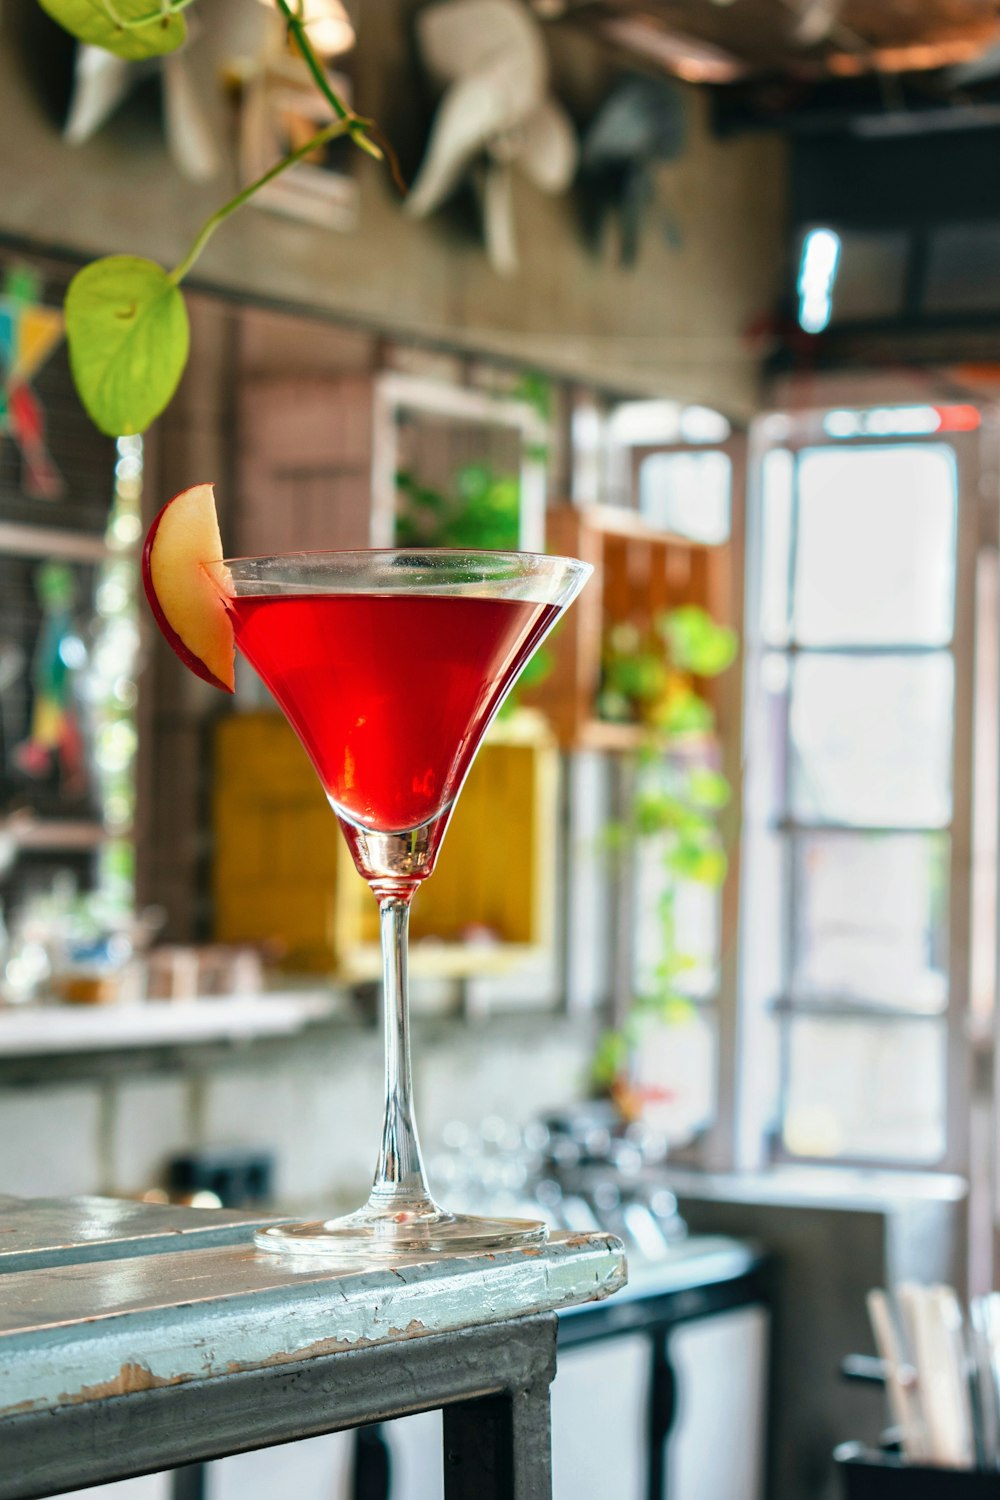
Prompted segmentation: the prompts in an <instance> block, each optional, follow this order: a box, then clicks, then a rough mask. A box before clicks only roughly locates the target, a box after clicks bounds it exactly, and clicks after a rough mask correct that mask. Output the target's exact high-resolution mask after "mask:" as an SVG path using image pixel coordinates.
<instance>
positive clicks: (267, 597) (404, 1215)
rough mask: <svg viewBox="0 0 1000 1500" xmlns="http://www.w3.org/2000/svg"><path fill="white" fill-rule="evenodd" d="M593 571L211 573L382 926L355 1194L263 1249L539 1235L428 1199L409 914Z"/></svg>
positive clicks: (360, 556) (520, 561) (372, 563)
mask: <svg viewBox="0 0 1000 1500" xmlns="http://www.w3.org/2000/svg"><path fill="white" fill-rule="evenodd" d="M220 571H221V570H220ZM591 571H592V570H591V569H590V567H589V566H588V565H587V564H586V563H581V562H576V561H575V560H573V559H571V558H563V557H542V556H536V555H533V554H531V553H524V552H512V553H505V552H458V551H448V550H445V549H440V550H433V551H384V552H298V553H288V554H286V555H284V556H281V557H252V558H238V559H235V560H232V561H227V562H226V563H225V565H224V571H221V577H220V579H219V582H220V584H221V583H223V582H224V584H225V593H224V595H223V597H224V600H225V604H226V608H227V609H228V610H229V613H230V616H231V618H232V622H233V629H234V633H235V637H236V646H237V649H238V650H239V652H240V654H241V655H242V656H244V657H245V658H246V660H247V661H249V662H250V664H251V666H253V667H254V668H255V670H256V671H257V673H258V675H259V676H260V677H261V678H262V679H263V681H264V683H265V685H266V686H267V687H268V688H269V689H270V692H271V693H272V695H273V697H274V698H275V699H276V701H277V703H278V705H279V706H280V708H281V710H282V712H283V713H284V715H285V717H286V718H287V720H288V722H289V723H290V724H291V726H292V728H293V729H294V730H295V732H296V734H297V735H298V736H299V739H300V740H301V741H302V743H303V745H304V746H305V748H306V751H307V752H308V754H309V757H310V759H311V760H312V763H313V765H314V767H315V769H316V772H317V775H318V776H319V778H320V780H321V782H322V783H323V787H324V789H325V791H326V794H327V797H328V799H329V801H330V805H331V807H332V808H333V811H334V813H335V814H336V816H337V820H338V822H339V823H340V827H341V829H342V831H343V834H344V836H345V838H346V839H347V843H348V846H349V848H350V851H351V854H352V855H353V857H354V863H355V864H356V866H357V868H358V870H359V872H360V873H361V875H363V876H364V878H365V880H367V882H368V884H369V885H370V887H371V889H372V892H373V893H374V895H375V898H376V900H377V901H378V904H379V913H380V926H381V938H382V960H383V974H384V1004H385V1074H386V1077H385V1116H384V1121H383V1127H382V1146H381V1150H380V1152H379V1158H378V1165H377V1167H376V1170H375V1179H374V1182H373V1185H372V1190H371V1194H370V1196H369V1198H368V1202H367V1203H366V1204H365V1205H364V1207H363V1208H361V1209H359V1210H358V1211H357V1212H356V1213H353V1214H349V1215H347V1216H346V1217H345V1218H339V1219H329V1220H325V1221H320V1222H317V1223H310V1224H281V1225H273V1226H271V1227H269V1228H267V1229H264V1230H261V1231H259V1232H258V1233H257V1235H256V1236H255V1240H256V1244H257V1245H258V1247H259V1248H260V1249H263V1250H270V1251H277V1252H284V1253H287V1254H294V1255H331V1256H334V1257H340V1258H347V1259H351V1258H364V1259H366V1260H370V1259H380V1258H394V1257H396V1256H400V1255H412V1254H427V1255H436V1254H441V1253H448V1252H453V1253H454V1252H462V1251H474V1250H491V1249H497V1248H507V1247H510V1246H515V1245H525V1244H531V1243H533V1242H537V1241H540V1240H542V1239H544V1237H545V1227H544V1225H542V1224H540V1223H535V1222H532V1221H527V1220H513V1219H487V1218H473V1217H470V1216H467V1215H462V1214H452V1213H449V1212H448V1211H447V1210H446V1209H443V1208H441V1207H439V1205H438V1204H437V1203H435V1201H434V1199H433V1198H432V1197H431V1193H430V1189H429V1187H428V1185H427V1176H426V1173H425V1171H424V1165H423V1161H422V1159H421V1155H420V1144H419V1141H418V1138H417V1128H416V1124H415V1121H414V1114H413V1088H412V1078H411V1068H410V1039H409V1010H408V1002H407V985H406V958H407V926H408V920H409V912H410V902H411V901H412V899H413V897H414V894H415V893H416V891H417V890H418V889H419V887H420V884H421V882H422V881H424V880H426V879H427V878H428V876H429V875H431V874H432V873H433V870H434V863H435V860H436V858H437V854H438V850H439V849H440V847H441V840H442V839H443V838H444V834H445V830H446V829H447V827H448V821H449V819H450V817H451V814H452V811H453V810H454V807H455V802H456V799H457V797H458V794H459V792H460V791H461V789H462V783H463V782H464V780H465V777H466V775H467V773H468V770H469V767H470V766H471V764H472V761H473V758H474V756H475V754H476V751H477V749H478V748H479V744H480V742H481V740H482V738H483V735H484V734H485V732H486V730H487V728H488V726H489V724H490V722H491V720H492V719H493V717H494V715H495V714H496V712H497V710H498V709H499V707H500V705H501V703H502V702H503V700H504V698H505V697H506V695H507V693H508V691H509V690H510V688H511V686H512V685H513V683H514V681H515V679H516V677H517V675H518V673H519V671H520V669H521V668H522V667H523V666H524V664H525V662H526V661H527V660H528V658H529V657H530V656H531V654H532V652H533V651H534V650H535V649H536V647H537V646H538V644H539V642H540V641H541V640H542V639H543V638H544V637H545V636H546V635H547V634H548V632H549V630H551V628H552V626H553V625H554V624H555V622H556V620H557V619H558V618H559V616H560V614H561V613H562V611H563V610H564V609H565V608H566V607H567V605H569V604H570V603H571V602H572V601H573V599H574V598H575V597H576V595H577V594H578V593H579V591H580V589H581V588H582V587H583V585H584V583H585V582H586V580H587V578H588V577H589V575H590V573H591ZM503 816H504V809H503V808H502V807H498V808H497V809H496V817H497V819H498V820H499V819H502V818H503ZM491 833H492V830H491V829H490V828H489V827H484V828H483V830H482V836H483V839H484V840H486V839H489V838H490V837H491ZM510 878H511V879H512V880H516V879H517V871H516V870H511V873H510Z"/></svg>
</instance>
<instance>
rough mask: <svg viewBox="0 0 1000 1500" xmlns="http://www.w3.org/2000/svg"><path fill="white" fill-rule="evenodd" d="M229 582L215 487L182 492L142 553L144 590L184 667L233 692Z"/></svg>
mask: <svg viewBox="0 0 1000 1500" xmlns="http://www.w3.org/2000/svg"><path fill="white" fill-rule="evenodd" d="M228 577H229V570H228V569H227V568H225V567H224V566H223V563H222V537H221V536H220V535H219V518H218V516H217V514H216V511H215V490H214V487H213V486H212V485H210V484H195V485H192V487H191V488H190V489H189V490H181V492H180V494H179V495H175V496H174V498H173V499H172V500H168V501H167V503H166V505H165V506H164V507H163V509H162V510H161V511H160V513H159V515H158V516H157V517H156V520H155V521H154V522H153V524H152V526H151V527H150V528H149V532H148V534H147V536H146V545H145V546H144V547H143V549H142V582H143V587H144V588H145V590H146V598H147V599H148V600H149V607H150V609H151V610H152V611H153V614H154V616H155V618H156V623H157V625H159V627H160V629H161V631H162V632H163V634H164V636H165V637H166V639H167V642H168V644H169V645H170V646H172V647H173V649H174V650H175V651H176V652H177V655H178V656H179V657H180V659H181V661H182V662H183V663H184V665H185V666H186V667H189V668H190V670H191V671H192V672H194V673H195V675H196V676H198V677H201V678H203V680H204V681H205V682H210V683H211V684H212V686H213V687H217V688H221V689H222V691H223V692H226V693H231V692H233V691H234V690H235V681H234V677H233V657H234V655H235V646H234V642H233V626H232V621H231V620H230V618H229V612H228V610H227V609H226V606H225V603H224V602H223V596H224V594H225V593H227V592H228V589H227V587H226V585H227V582H228Z"/></svg>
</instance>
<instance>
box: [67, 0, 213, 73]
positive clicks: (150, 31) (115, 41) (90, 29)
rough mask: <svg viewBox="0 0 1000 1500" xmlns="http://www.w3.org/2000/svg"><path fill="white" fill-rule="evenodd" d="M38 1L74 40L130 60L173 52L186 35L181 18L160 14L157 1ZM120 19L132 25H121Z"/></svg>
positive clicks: (175, 15)
mask: <svg viewBox="0 0 1000 1500" xmlns="http://www.w3.org/2000/svg"><path fill="white" fill-rule="evenodd" d="M39 4H40V5H41V7H42V9H43V10H44V11H46V12H47V13H48V14H49V15H50V16H51V17H52V19H53V21H57V22H58V23H59V25H60V26H62V27H63V29H64V30H65V31H68V32H69V33H70V35H71V36H75V37H76V39H77V41H78V42H87V43H88V44H89V45H90V46H91V47H103V48H104V51H105V52H113V53H114V54H115V56H116V57H124V58H127V59H128V61H130V62H141V61H142V59H143V58H145V57H160V56H162V55H163V53H165V52H176V51H177V48H178V47H179V46H180V45H181V43H182V42H183V41H184V38H185V37H186V35H187V24H186V22H185V20H184V17H183V16H182V15H177V14H170V13H169V11H168V12H167V13H163V12H162V11H161V9H160V7H159V5H158V4H157V0H110V4H108V3H105V0H39ZM116 18H117V19H116ZM121 21H125V22H127V23H132V24H127V25H124V26H122V25H120V24H119V22H121ZM136 22H140V23H144V24H139V25H136V24H134V23H136Z"/></svg>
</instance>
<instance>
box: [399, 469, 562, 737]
mask: <svg viewBox="0 0 1000 1500" xmlns="http://www.w3.org/2000/svg"><path fill="white" fill-rule="evenodd" d="M396 490H397V495H398V504H397V508H396V543H397V545H398V546H400V547H460V548H469V549H470V550H471V551H487V552H514V551H516V550H517V547H518V541H519V533H520V524H521V520H520V517H521V482H520V479H519V478H518V476H517V475H516V474H498V473H497V472H496V471H495V470H494V468H493V467H492V465H491V464H488V463H470V464H463V465H462V467H461V468H460V469H459V470H458V471H457V472H456V474H455V478H454V481H453V489H452V491H451V493H450V494H445V493H444V492H443V491H441V490H436V489H434V488H432V487H431V486H430V485H426V484H421V483H420V481H419V479H418V478H417V477H416V475H415V474H414V473H413V472H412V471H411V470H409V469H400V470H399V471H398V473H397V474H396ZM554 664H555V659H554V657H553V655H552V652H551V651H549V650H548V649H547V648H546V647H545V646H542V647H541V648H540V649H539V650H538V651H536V652H535V654H534V656H532V657H530V658H529V659H528V661H527V662H526V663H525V665H524V668H523V670H522V672H521V675H520V676H519V677H518V679H517V682H516V683H515V684H514V687H513V688H512V689H511V692H510V694H509V696H508V697H507V700H506V702H505V703H504V705H503V708H502V709H501V710H500V715H499V716H500V718H509V717H510V716H511V715H512V714H513V713H515V712H516V710H517V707H518V702H519V694H520V693H521V692H522V691H523V690H525V689H527V688H537V687H540V686H541V684H542V683H543V682H544V681H545V679H546V678H547V677H548V676H549V674H550V673H551V671H552V669H553V666H554Z"/></svg>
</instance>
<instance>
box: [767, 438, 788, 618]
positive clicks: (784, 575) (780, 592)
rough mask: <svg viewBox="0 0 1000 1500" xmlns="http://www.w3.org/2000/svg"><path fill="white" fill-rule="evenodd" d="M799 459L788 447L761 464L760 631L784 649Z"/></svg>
mask: <svg viewBox="0 0 1000 1500" xmlns="http://www.w3.org/2000/svg"><path fill="white" fill-rule="evenodd" d="M794 480H795V460H794V459H793V458H792V455H791V454H790V453H789V452H788V450H787V449H786V448H775V449H773V450H772V451H771V452H770V453H768V454H766V455H765V457H764V461H763V463H762V465H761V511H762V515H761V521H762V527H763V530H762V537H761V564H760V629H761V634H762V635H763V637H764V639H765V641H767V642H769V644H771V645H774V646H783V645H785V644H786V642H787V641H788V634H789V625H790V619H789V606H790V600H789V583H790V580H791V564H792V502H793V493H794V490H793V486H794Z"/></svg>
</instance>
